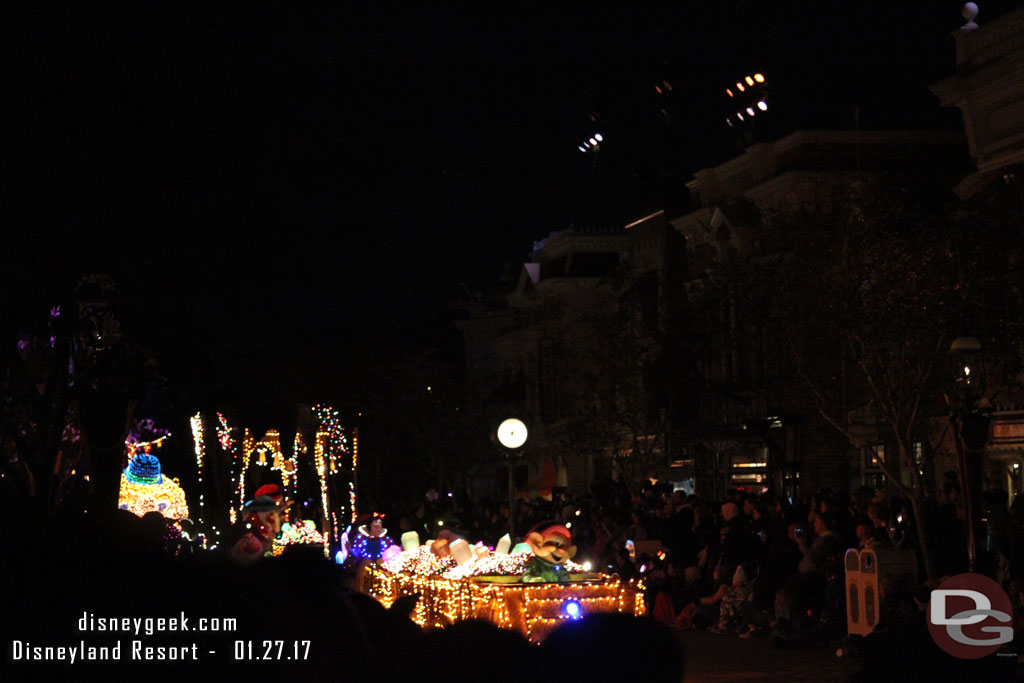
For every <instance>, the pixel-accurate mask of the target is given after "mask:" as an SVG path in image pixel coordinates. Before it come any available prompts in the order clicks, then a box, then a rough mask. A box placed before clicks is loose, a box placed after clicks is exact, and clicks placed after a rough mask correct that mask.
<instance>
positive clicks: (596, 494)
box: [397, 477, 1024, 647]
mask: <svg viewBox="0 0 1024 683" xmlns="http://www.w3.org/2000/svg"><path fill="white" fill-rule="evenodd" d="M1007 501H1008V496H1007V495H1006V492H1005V491H988V492H986V494H985V500H984V514H983V516H984V519H985V528H986V530H987V533H986V538H985V541H984V544H983V545H984V549H983V550H984V552H983V553H982V556H981V557H980V558H979V567H978V569H979V570H980V571H982V572H984V573H986V574H989V575H990V576H992V577H993V578H996V579H997V580H998V581H999V582H1000V583H1001V584H1002V585H1003V586H1004V587H1005V588H1006V590H1007V592H1008V593H1009V594H1010V595H1011V596H1012V597H1013V599H1014V604H1015V605H1016V606H1021V608H1022V613H1021V614H1018V615H1017V617H1018V618H1021V617H1024V603H1022V602H1021V598H1020V596H1021V594H1022V593H1024V591H1022V586H1024V497H1018V498H1016V499H1015V501H1014V504H1013V506H1008V505H1007ZM922 509H923V511H924V512H923V514H924V515H925V519H926V524H925V526H926V528H927V529H928V530H929V531H928V535H929V537H930V538H932V539H935V540H934V542H933V543H932V547H931V556H932V560H933V562H934V567H935V573H936V574H937V577H939V578H941V577H946V576H952V575H954V574H958V573H962V572H965V571H967V569H968V558H967V552H966V547H967V541H966V533H965V531H964V528H965V527H964V524H963V510H962V506H961V501H960V495H959V487H958V485H957V483H956V481H955V478H953V477H947V479H946V483H945V486H943V488H942V491H941V492H940V495H939V497H938V498H937V499H929V500H927V501H925V504H924V506H923V508H922ZM514 515H515V529H516V530H517V536H522V535H523V534H525V533H526V532H527V531H528V530H529V529H530V528H531V527H533V526H534V525H537V524H544V523H549V522H559V523H563V524H566V525H568V526H570V528H571V530H572V533H573V542H574V543H575V544H576V545H577V546H578V547H579V552H578V554H577V557H576V559H577V561H580V562H584V561H588V562H590V566H592V567H593V568H594V569H596V570H601V571H605V572H614V573H617V574H619V575H620V576H622V577H623V578H627V579H630V578H639V577H641V576H642V577H643V578H644V579H645V584H646V587H647V605H648V610H649V613H650V615H651V616H652V617H653V618H654V619H655V620H657V621H659V622H661V623H663V624H666V625H668V626H671V627H674V628H678V629H706V630H709V631H712V632H715V633H723V634H735V635H737V636H739V637H742V638H750V637H766V638H771V640H772V642H773V644H774V645H775V646H777V647H800V646H808V645H812V644H817V643H823V642H829V643H832V642H840V641H841V639H842V638H843V637H844V636H845V634H846V603H845V583H844V562H843V560H844V556H845V554H846V551H847V550H848V549H850V548H856V549H872V550H875V551H881V552H888V551H889V550H890V549H893V550H896V551H901V553H897V554H899V557H900V558H901V560H902V561H903V565H904V566H905V567H906V571H905V572H904V573H901V574H898V575H896V576H891V577H885V578H884V581H883V585H882V586H881V588H882V589H883V590H882V591H881V594H882V597H883V604H882V606H881V616H882V623H880V628H879V629H876V630H878V631H879V633H886V632H888V630H893V631H898V630H899V629H901V628H903V627H904V626H906V624H907V623H908V622H910V621H915V622H921V623H923V612H924V609H925V607H926V606H927V593H928V591H929V590H930V588H933V587H934V586H935V585H936V584H937V582H938V581H937V580H936V579H933V580H932V581H929V580H928V577H927V575H926V572H925V563H924V558H923V556H922V555H921V544H920V543H919V539H918V531H917V529H918V527H917V524H916V521H915V517H914V510H913V506H912V505H911V504H910V501H909V500H906V499H902V498H899V497H896V496H892V495H890V494H889V492H888V491H887V490H886V489H884V488H882V489H873V488H868V487H862V488H860V489H859V490H857V491H855V492H853V493H850V494H848V493H845V492H844V493H837V492H833V491H831V490H828V489H824V490H820V491H817V492H815V493H814V494H813V495H812V496H810V497H809V498H808V499H806V500H798V501H793V500H791V499H788V498H787V499H784V498H780V497H776V496H773V495H771V494H770V493H760V494H758V493H752V492H748V491H743V490H730V491H727V492H726V496H725V499H724V500H721V501H709V500H705V499H703V498H701V497H700V496H697V495H693V494H687V493H686V492H684V491H665V490H659V489H657V488H651V489H649V490H645V491H644V492H642V493H639V494H632V495H631V494H630V493H629V492H628V491H627V489H626V487H625V486H623V485H621V484H617V483H614V482H610V481H606V482H603V483H602V484H599V485H596V486H595V487H593V488H592V490H591V492H590V493H589V494H587V495H584V496H573V495H570V494H568V493H558V492H557V491H556V492H554V493H553V495H552V496H550V499H548V498H534V499H532V500H519V501H517V503H516V506H515V508H514ZM397 516H398V519H399V525H400V528H401V531H408V530H416V531H419V532H420V534H421V536H424V535H425V536H426V537H430V536H431V534H432V533H434V532H436V531H437V526H436V523H437V520H444V523H446V524H447V525H448V526H449V528H450V529H452V530H453V531H456V533H459V534H460V535H463V536H465V537H466V538H467V539H468V540H470V541H471V542H476V541H483V542H484V543H487V544H488V545H492V546H493V545H494V544H495V543H497V540H498V539H499V538H500V536H501V535H503V534H505V533H507V532H508V529H509V508H508V505H507V504H502V503H496V502H494V501H491V500H487V499H484V500H482V501H479V502H477V503H471V502H470V501H467V500H462V499H459V498H458V497H457V496H452V497H447V496H445V495H441V496H429V497H428V498H427V499H425V500H424V501H423V502H421V503H420V504H418V505H414V506H411V507H405V508H399V509H398V510H397Z"/></svg>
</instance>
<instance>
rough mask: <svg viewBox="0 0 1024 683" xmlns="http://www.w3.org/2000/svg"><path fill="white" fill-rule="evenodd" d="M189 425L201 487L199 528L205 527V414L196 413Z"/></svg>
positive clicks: (197, 476) (198, 480)
mask: <svg viewBox="0 0 1024 683" xmlns="http://www.w3.org/2000/svg"><path fill="white" fill-rule="evenodd" d="M189 425H190V426H191V427H192V442H193V444H194V445H195V452H196V480H197V485H198V487H199V520H198V521H199V528H200V529H202V528H203V511H204V510H203V456H204V451H205V448H206V447H205V444H204V443H203V426H204V425H203V415H202V413H196V414H195V415H193V416H192V417H191V418H189Z"/></svg>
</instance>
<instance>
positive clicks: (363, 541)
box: [352, 512, 395, 562]
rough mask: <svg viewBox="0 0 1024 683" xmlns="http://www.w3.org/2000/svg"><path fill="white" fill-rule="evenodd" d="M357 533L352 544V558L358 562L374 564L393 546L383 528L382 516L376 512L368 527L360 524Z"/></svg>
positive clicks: (386, 531)
mask: <svg viewBox="0 0 1024 683" xmlns="http://www.w3.org/2000/svg"><path fill="white" fill-rule="evenodd" d="M358 532H359V533H358V534H356V538H355V540H354V541H353V542H352V556H353V557H355V558H356V559H359V560H370V561H372V562H376V561H377V560H380V559H381V558H382V557H384V552H385V551H386V550H387V549H388V548H389V547H391V546H393V545H394V544H395V543H394V541H392V540H391V539H390V538H389V537H388V530H387V529H385V528H384V515H383V514H381V513H378V512H375V513H373V516H372V517H371V518H370V524H369V525H366V524H361V525H360V526H359V529H358Z"/></svg>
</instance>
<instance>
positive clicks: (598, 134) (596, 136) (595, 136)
mask: <svg viewBox="0 0 1024 683" xmlns="http://www.w3.org/2000/svg"><path fill="white" fill-rule="evenodd" d="M594 139H595V140H597V141H598V142H604V136H603V135H601V134H600V133H594Z"/></svg>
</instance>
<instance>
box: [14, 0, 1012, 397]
mask: <svg viewBox="0 0 1024 683" xmlns="http://www.w3.org/2000/svg"><path fill="white" fill-rule="evenodd" d="M89 4H93V3H89ZM205 4H206V5H209V7H203V8H192V9H187V8H181V7H179V6H178V5H177V4H176V3H167V4H161V5H157V4H155V3H130V2H126V3H116V4H114V3H111V4H104V7H102V8H95V7H90V6H87V5H86V4H81V5H79V6H77V7H75V8H70V9H69V8H61V9H56V8H53V7H45V8H43V7H39V6H36V5H35V4H32V6H31V8H30V9H27V10H24V11H22V12H21V13H20V14H19V13H11V11H10V10H5V12H7V15H6V16H4V17H3V18H2V23H3V29H2V30H3V33H4V36H5V40H4V45H5V55H4V59H3V64H2V66H0V69H2V74H3V81H4V92H3V101H4V109H5V110H6V112H7V114H8V116H7V117H5V118H7V120H8V124H9V125H8V126H6V127H5V132H6V135H5V137H6V140H5V143H4V147H5V151H4V157H3V158H4V164H3V168H2V193H3V207H4V208H3V223H4V225H5V226H6V227H5V229H4V235H5V237H4V242H5V244H4V248H3V254H2V266H3V284H4V299H5V306H4V314H5V315H7V316H15V317H17V316H31V315H42V314H41V313H37V311H40V310H45V309H42V308H41V307H43V306H46V305H47V304H48V302H49V301H50V300H53V299H55V298H56V297H58V296H59V292H60V291H61V287H66V286H67V285H68V283H73V282H74V281H75V280H76V279H77V278H78V277H79V276H80V275H81V274H84V273H88V272H94V271H104V272H110V273H113V274H114V275H115V277H116V279H117V281H118V282H119V284H120V287H121V290H122V293H123V296H124V299H125V317H126V323H127V324H128V325H129V332H131V333H132V334H134V335H135V336H136V337H137V338H138V339H140V340H142V341H144V342H145V343H146V344H148V345H150V346H152V347H154V348H155V349H156V350H157V351H158V353H159V354H160V356H161V358H162V359H164V362H165V364H166V365H167V367H168V368H169V369H170V370H169V371H170V372H172V373H179V375H180V374H181V373H184V372H185V371H186V369H187V370H189V371H190V379H189V380H188V381H190V382H192V384H193V385H196V384H204V385H207V387H208V388H209V387H212V388H210V389H209V390H210V391H211V392H213V394H214V395H216V396H217V397H221V396H223V397H225V398H228V397H232V396H242V395H244V396H247V397H251V396H252V395H253V394H254V393H262V394H263V395H264V396H265V397H271V398H272V399H276V398H278V397H280V398H281V400H283V401H291V400H299V399H301V398H306V400H314V401H315V400H317V398H318V397H317V395H318V394H321V393H322V392H325V391H330V390H333V388H335V387H336V386H337V385H338V384H339V383H342V382H343V381H344V378H345V377H346V368H347V364H348V363H349V362H350V361H351V360H352V359H354V358H357V357H361V356H359V352H360V350H363V349H366V348H368V347H369V348H383V347H380V346H379V343H380V342H381V341H387V342H393V341H395V340H408V341H409V343H410V344H413V345H416V344H420V343H427V342H429V341H431V340H434V339H437V338H449V336H448V333H447V332H444V331H442V332H435V330H446V329H447V330H450V328H445V327H443V326H439V325H438V323H437V322H436V321H437V320H438V319H439V318H441V317H443V312H444V304H445V302H447V301H448V300H449V299H450V298H451V296H452V295H453V293H454V292H456V291H458V290H459V288H460V283H466V285H467V288H468V289H469V290H470V291H475V290H476V289H478V288H479V287H481V286H482V284H483V283H485V282H487V281H488V280H491V279H493V278H494V277H495V276H496V275H497V274H498V272H500V270H501V267H502V264H503V263H506V262H510V263H519V262H522V261H523V260H524V259H525V257H526V256H527V254H528V252H529V249H530V246H531V243H532V241H533V240H535V239H540V238H542V237H544V236H546V235H547V234H548V233H549V232H550V231H552V230H560V229H563V228H565V227H567V226H568V225H569V224H570V223H572V222H574V221H580V220H584V221H585V220H587V217H588V216H589V217H591V218H592V217H593V215H594V210H593V209H594V207H593V206H592V205H591V202H592V198H593V197H594V196H595V195H594V192H593V189H594V185H593V183H595V182H596V183H597V185H598V187H599V188H600V192H599V193H598V195H597V196H600V197H601V198H602V199H601V202H602V204H601V206H600V209H601V213H602V215H603V217H604V219H605V220H609V221H611V222H615V221H617V220H621V219H625V218H628V217H630V216H631V215H633V216H635V215H640V212H642V211H646V210H648V209H652V208H658V207H660V206H663V205H666V204H668V205H677V204H679V203H680V202H681V201H682V200H683V188H682V182H684V181H685V180H686V179H687V178H688V177H689V175H690V174H691V173H692V172H693V171H694V170H696V169H698V168H700V167H702V166H706V165H708V164H712V163H716V162H719V161H722V160H724V159H726V158H728V157H729V156H732V155H733V154H735V149H734V148H733V147H732V146H731V145H730V138H729V135H728V130H727V129H726V127H725V125H724V115H725V113H726V104H727V103H726V98H725V97H724V92H723V89H724V87H725V86H726V85H727V84H729V83H730V82H733V81H735V80H736V79H737V78H738V77H740V76H742V75H744V74H746V73H752V72H754V71H762V72H764V73H765V74H766V75H767V76H768V77H769V81H770V83H771V90H770V93H771V95H770V96H771V101H772V109H771V112H770V113H771V115H772V117H771V119H770V120H769V121H767V122H766V123H765V124H762V126H763V127H762V129H761V130H760V134H761V135H762V136H764V137H767V138H771V137H777V136H779V135H781V134H783V133H785V132H787V131H789V130H793V129H795V128H800V127H804V128H836V127H851V126H852V123H853V109H854V106H855V105H857V104H859V105H860V108H861V122H862V125H863V126H864V127H865V128H885V127H900V128H906V127H936V126H946V127H948V126H951V125H952V126H956V125H958V121H959V118H958V113H957V112H955V111H945V112H943V111H940V109H939V107H938V103H937V101H936V100H935V98H934V97H933V96H931V95H930V94H929V93H928V91H927V89H926V86H927V85H928V84H929V83H933V82H935V81H936V80H938V79H940V78H942V77H944V76H945V75H947V74H949V73H950V72H951V70H952V68H953V64H954V47H953V41H952V39H951V38H950V36H949V33H950V32H951V31H952V30H954V29H955V28H956V27H957V26H959V25H960V24H961V23H962V19H961V18H960V16H959V11H960V10H959V4H958V3H955V2H951V3H936V2H934V1H933V0H930V1H919V0H907V1H902V0H901V1H895V0H894V1H892V2H888V3H865V2H846V1H842V2H821V3H814V4H812V3H764V2H730V1H721V2H682V1H678V0H677V1H676V2H661V3H641V4H637V3H614V4H609V3H588V4H587V5H589V6H587V5H583V4H580V5H575V6H571V5H573V4H572V3H568V4H566V3H552V2H524V3H511V4H502V5H500V6H499V5H494V4H493V3H474V4H478V5H480V6H479V7H477V8H476V9H473V8H471V7H461V6H460V7H458V8H445V7H440V8H438V7H433V6H430V4H429V3H417V4H415V5H414V4H412V3H385V2H359V1H355V2H323V3H280V4H276V3H263V2H240V3H219V2H218V3H205ZM438 4H441V5H444V4H445V3H438ZM458 4H460V5H462V4H463V3H458ZM465 4H467V5H468V4H469V3H465ZM778 4H782V5H784V6H785V7H783V8H779V7H777V6H776V5H778ZM1014 4H1015V3H1009V2H1002V3H983V4H982V13H981V16H980V17H979V22H980V23H982V24H984V23H985V20H986V19H991V18H994V17H995V16H997V15H998V14H999V13H1001V12H1003V11H1005V9H1006V7H1008V6H1012V5H1014ZM797 5H799V7H797ZM662 80H667V81H669V82H670V83H671V84H672V85H673V90H672V94H671V96H670V97H667V98H666V97H659V96H658V95H657V94H656V93H655V90H654V85H655V84H657V83H660V82H661V81H662ZM663 108H664V109H665V110H666V113H667V114H668V116H667V118H666V116H665V115H663V114H660V113H659V110H660V109H663ZM590 114H596V115H597V116H598V117H599V118H598V122H597V123H596V124H592V123H590V122H589V121H588V115H590ZM598 130H600V131H601V132H603V134H604V135H605V138H606V141H605V143H604V145H603V148H602V152H601V156H600V165H599V167H598V170H597V173H596V175H595V172H594V167H593V166H592V164H591V161H592V158H591V157H588V156H585V155H583V154H581V153H580V152H579V151H578V150H577V149H576V146H577V144H578V143H579V142H580V140H582V139H583V138H584V137H585V136H586V135H590V134H592V133H593V132H596V131H598ZM588 211H589V213H588ZM26 324H28V323H26ZM181 379H182V382H183V383H184V382H185V381H186V380H185V378H184V377H182V378H181ZM172 381H173V378H172Z"/></svg>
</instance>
